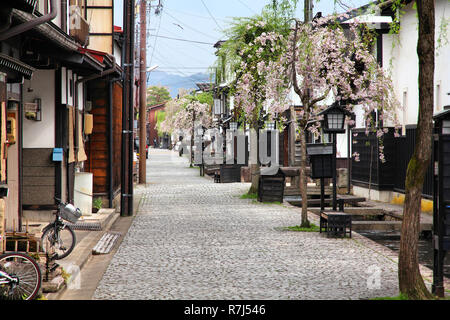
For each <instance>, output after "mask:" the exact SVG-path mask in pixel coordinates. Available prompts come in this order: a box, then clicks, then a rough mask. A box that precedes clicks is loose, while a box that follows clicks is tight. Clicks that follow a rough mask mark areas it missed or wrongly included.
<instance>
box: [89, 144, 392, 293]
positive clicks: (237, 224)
mask: <svg viewBox="0 0 450 320" xmlns="http://www.w3.org/2000/svg"><path fill="white" fill-rule="evenodd" d="M147 172H148V177H147V181H148V185H147V188H146V190H145V191H144V192H145V194H144V197H143V200H142V202H141V205H140V208H139V211H138V215H137V216H136V218H135V219H134V221H133V224H132V226H131V227H130V229H129V231H128V233H127V234H126V235H125V237H124V240H123V241H122V243H121V245H120V247H119V249H118V251H117V252H116V254H115V256H114V258H113V259H112V261H111V264H110V266H109V267H108V269H107V271H106V272H105V274H104V276H103V279H102V280H101V282H100V284H99V286H98V288H97V291H96V292H95V295H94V299H108V300H109V299H118V300H122V299H125V300H126V299H138V300H139V299H194V300H196V299H225V300H229V299H250V300H253V299H274V300H279V299H333V300H334V299H367V298H373V297H379V296H394V295H397V294H398V279H397V264H396V262H395V261H394V260H393V259H392V256H390V255H389V254H386V251H383V250H381V249H380V247H379V246H377V245H376V244H375V243H373V242H371V241H366V240H364V239H365V238H364V239H363V237H361V236H359V237H358V235H357V234H356V233H354V234H355V236H354V237H353V238H352V239H332V238H327V237H326V236H325V235H321V234H319V233H317V232H314V233H313V232H291V231H285V230H283V227H288V226H295V225H298V224H299V223H300V209H299V208H295V207H292V206H289V205H277V204H260V203H255V201H254V200H252V199H240V196H241V195H242V194H244V193H246V192H247V191H248V188H249V186H250V184H247V183H232V184H217V183H214V182H213V180H212V179H210V178H207V177H200V176H199V172H198V170H195V169H192V168H189V164H188V162H187V159H186V158H181V157H179V156H178V154H176V153H173V152H170V151H165V150H151V152H150V155H149V160H148V170H147ZM314 219H315V218H314V217H311V220H314ZM315 221H316V224H317V223H318V222H317V220H315Z"/></svg>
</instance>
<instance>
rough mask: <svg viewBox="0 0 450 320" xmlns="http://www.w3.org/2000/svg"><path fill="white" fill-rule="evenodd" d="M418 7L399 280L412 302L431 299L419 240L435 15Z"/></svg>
mask: <svg viewBox="0 0 450 320" xmlns="http://www.w3.org/2000/svg"><path fill="white" fill-rule="evenodd" d="M416 3H417V11H418V15H419V40H418V45H417V54H418V56H419V119H418V125H417V133H416V145H415V148H414V154H413V156H412V158H411V160H410V162H409V165H408V169H407V172H406V181H405V187H406V188H405V189H406V190H405V193H406V197H405V204H404V208H403V223H402V230H401V232H402V233H401V239H400V251H399V263H398V276H399V287H400V292H401V293H403V294H405V295H406V296H407V297H408V298H409V299H429V298H432V295H431V293H430V292H429V291H428V290H427V288H426V286H425V283H424V281H423V279H422V277H421V275H420V270H419V259H418V240H419V231H420V205H421V196H422V188H423V182H424V179H425V174H426V171H427V168H428V166H429V163H430V160H431V152H432V149H431V146H432V129H433V123H432V116H433V97H434V95H433V87H434V43H435V42H434V32H435V18H434V14H435V12H434V0H423V1H417V2H416Z"/></svg>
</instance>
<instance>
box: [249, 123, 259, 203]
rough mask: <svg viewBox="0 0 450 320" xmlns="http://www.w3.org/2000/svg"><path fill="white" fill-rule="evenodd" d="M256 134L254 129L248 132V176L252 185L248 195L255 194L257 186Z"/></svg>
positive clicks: (257, 141) (257, 142)
mask: <svg viewBox="0 0 450 320" xmlns="http://www.w3.org/2000/svg"><path fill="white" fill-rule="evenodd" d="M258 144H259V140H258V133H257V131H256V130H255V129H251V130H250V159H249V160H250V161H249V162H250V163H249V165H250V174H251V181H252V185H251V187H250V190H249V191H248V193H249V194H257V193H258V186H259V176H260V168H259V163H258Z"/></svg>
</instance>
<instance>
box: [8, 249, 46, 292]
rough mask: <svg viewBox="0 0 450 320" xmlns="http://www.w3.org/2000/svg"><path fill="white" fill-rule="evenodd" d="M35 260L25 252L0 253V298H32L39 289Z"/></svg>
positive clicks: (39, 275)
mask: <svg viewBox="0 0 450 320" xmlns="http://www.w3.org/2000/svg"><path fill="white" fill-rule="evenodd" d="M41 281H42V274H41V269H40V268H39V265H38V264H37V262H36V260H34V259H33V258H32V257H30V256H28V255H27V254H25V253H19V252H10V253H6V254H2V255H0V300H33V299H34V298H35V297H36V295H37V294H38V293H39V291H40V289H41Z"/></svg>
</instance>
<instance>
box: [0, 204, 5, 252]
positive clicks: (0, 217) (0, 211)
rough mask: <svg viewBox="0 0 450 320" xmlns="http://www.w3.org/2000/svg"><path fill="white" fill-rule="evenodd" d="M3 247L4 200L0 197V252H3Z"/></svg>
mask: <svg viewBox="0 0 450 320" xmlns="http://www.w3.org/2000/svg"><path fill="white" fill-rule="evenodd" d="M5 249H6V242H5V200H3V199H0V253H3V251H5Z"/></svg>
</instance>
